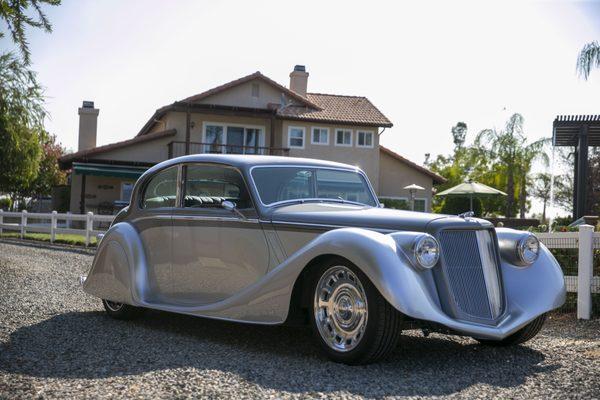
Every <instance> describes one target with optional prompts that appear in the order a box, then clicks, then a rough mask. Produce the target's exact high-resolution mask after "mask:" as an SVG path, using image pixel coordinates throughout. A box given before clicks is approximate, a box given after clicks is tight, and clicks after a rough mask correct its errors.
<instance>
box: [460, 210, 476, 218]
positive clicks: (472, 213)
mask: <svg viewBox="0 0 600 400" xmlns="http://www.w3.org/2000/svg"><path fill="white" fill-rule="evenodd" d="M458 216H459V217H461V218H463V219H466V218H472V217H474V216H475V212H474V211H467V212H464V213H462V214H458Z"/></svg>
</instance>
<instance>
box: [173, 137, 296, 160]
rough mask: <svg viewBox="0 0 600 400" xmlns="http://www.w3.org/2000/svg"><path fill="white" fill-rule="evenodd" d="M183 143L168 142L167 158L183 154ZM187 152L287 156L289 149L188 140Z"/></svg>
mask: <svg viewBox="0 0 600 400" xmlns="http://www.w3.org/2000/svg"><path fill="white" fill-rule="evenodd" d="M185 144H186V143H185V142H176V141H173V142H170V143H169V144H168V145H167V147H168V150H169V158H174V157H179V156H183V155H185ZM189 154H258V155H263V156H265V155H268V156H289V154H290V149H288V148H285V147H262V146H239V145H234V144H215V143H198V142H190V152H189Z"/></svg>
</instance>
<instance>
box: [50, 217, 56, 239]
mask: <svg viewBox="0 0 600 400" xmlns="http://www.w3.org/2000/svg"><path fill="white" fill-rule="evenodd" d="M56 214H57V212H56V211H52V218H51V219H50V243H54V239H56V225H57V223H56V219H57V216H56Z"/></svg>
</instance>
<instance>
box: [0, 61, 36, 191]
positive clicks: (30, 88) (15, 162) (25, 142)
mask: <svg viewBox="0 0 600 400" xmlns="http://www.w3.org/2000/svg"><path fill="white" fill-rule="evenodd" d="M45 114H46V113H45V110H44V108H43V96H42V90H41V88H40V86H39V85H38V83H37V82H36V81H35V76H34V75H33V73H32V72H31V71H28V70H27V69H26V68H25V65H24V62H23V61H21V60H19V59H17V58H16V57H15V56H14V55H13V54H11V53H7V54H3V55H0V192H5V193H16V192H20V191H21V190H22V188H24V187H27V186H29V185H30V184H31V182H32V181H33V180H34V179H35V178H36V176H37V170H38V167H39V160H40V153H41V149H40V132H41V130H42V124H43V120H44V116H45Z"/></svg>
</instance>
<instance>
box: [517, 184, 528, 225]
mask: <svg viewBox="0 0 600 400" xmlns="http://www.w3.org/2000/svg"><path fill="white" fill-rule="evenodd" d="M526 185H527V179H523V181H522V182H521V190H520V193H519V217H520V218H525V207H526V206H527V202H526V201H527V186H526Z"/></svg>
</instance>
